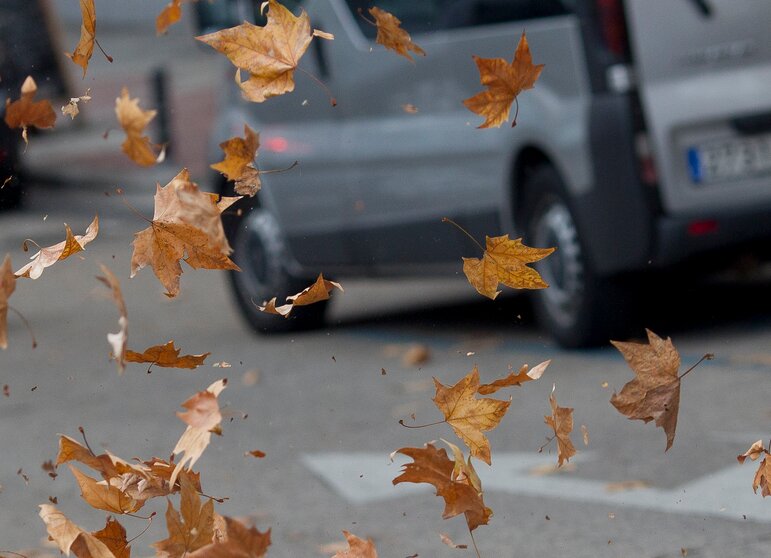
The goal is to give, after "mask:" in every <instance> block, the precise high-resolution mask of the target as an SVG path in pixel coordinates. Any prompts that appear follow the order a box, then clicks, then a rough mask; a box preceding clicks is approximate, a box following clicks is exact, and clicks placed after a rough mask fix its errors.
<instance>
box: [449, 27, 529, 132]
mask: <svg viewBox="0 0 771 558" xmlns="http://www.w3.org/2000/svg"><path fill="white" fill-rule="evenodd" d="M474 62H476V64H477V68H478V69H479V75H480V81H481V82H482V85H484V86H485V87H487V90H486V91H482V92H481V93H477V94H476V95H474V96H473V97H471V98H469V99H466V100H465V101H463V104H464V105H465V106H466V108H467V109H469V110H470V111H471V112H474V113H476V114H479V115H480V116H483V117H484V119H485V121H484V122H483V123H482V124H481V125H480V126H479V128H491V127H495V128H498V127H500V125H501V124H503V123H504V122H506V121H507V120H508V119H509V113H510V112H511V104H512V103H513V102H514V100H515V99H516V98H517V95H519V94H520V93H521V92H522V91H524V90H525V89H532V88H533V87H534V86H535V82H536V81H537V80H538V76H540V75H541V70H543V64H538V65H537V66H534V65H533V58H532V57H531V56H530V47H529V46H528V44H527V37H525V33H524V31H523V32H522V37H521V38H520V39H519V44H518V45H517V51H516V52H515V53H514V60H512V62H511V64H509V63H508V62H507V61H506V60H504V59H503V58H480V57H479V56H474ZM516 124H517V117H516V115H515V116H514V120H513V122H512V124H511V125H512V126H516Z"/></svg>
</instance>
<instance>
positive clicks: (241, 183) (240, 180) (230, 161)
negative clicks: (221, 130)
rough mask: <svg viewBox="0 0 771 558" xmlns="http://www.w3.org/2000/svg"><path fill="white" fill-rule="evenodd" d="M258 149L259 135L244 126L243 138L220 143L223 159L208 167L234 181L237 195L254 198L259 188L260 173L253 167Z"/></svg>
mask: <svg viewBox="0 0 771 558" xmlns="http://www.w3.org/2000/svg"><path fill="white" fill-rule="evenodd" d="M259 147H260V135H259V134H258V133H256V132H255V131H254V130H252V129H251V128H250V127H249V126H248V125H246V124H244V137H243V138H239V137H234V138H230V139H229V140H227V141H224V142H222V143H221V144H220V148H221V149H222V151H223V152H224V153H225V159H224V160H223V161H220V162H219V163H215V164H213V165H210V166H211V168H213V169H214V170H217V171H220V172H221V173H222V174H224V175H225V177H226V178H227V179H228V180H233V181H235V183H236V187H235V190H236V193H237V194H240V195H242V196H250V197H251V196H254V195H255V194H256V193H257V192H258V191H259V190H260V187H261V181H260V171H258V170H257V168H256V167H255V166H254V159H255V157H256V156H257V149H258V148H259Z"/></svg>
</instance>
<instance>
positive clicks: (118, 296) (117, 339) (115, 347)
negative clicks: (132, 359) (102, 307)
mask: <svg viewBox="0 0 771 558" xmlns="http://www.w3.org/2000/svg"><path fill="white" fill-rule="evenodd" d="M99 268H100V269H101V270H102V273H104V277H97V279H99V280H100V281H101V282H102V283H104V284H105V285H106V286H107V288H108V289H110V290H111V292H112V299H113V301H114V302H115V305H116V306H117V307H118V314H119V317H118V324H119V325H120V331H118V332H117V333H108V334H107V342H108V343H109V344H110V347H112V358H113V359H114V360H115V364H117V366H118V374H122V373H123V371H124V370H125V369H126V343H127V342H128V312H127V311H126V302H125V301H124V300H123V291H121V288H120V282H119V281H118V278H117V277H116V276H115V274H114V273H113V272H112V271H110V269H109V268H108V267H107V266H106V265H101V264H100V265H99Z"/></svg>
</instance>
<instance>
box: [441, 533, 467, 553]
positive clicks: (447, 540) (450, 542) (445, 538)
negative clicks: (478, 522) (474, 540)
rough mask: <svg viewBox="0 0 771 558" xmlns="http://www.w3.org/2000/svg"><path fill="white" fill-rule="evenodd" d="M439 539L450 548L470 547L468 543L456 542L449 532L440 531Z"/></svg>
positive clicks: (462, 548)
mask: <svg viewBox="0 0 771 558" xmlns="http://www.w3.org/2000/svg"><path fill="white" fill-rule="evenodd" d="M439 539H440V540H441V541H442V543H444V544H446V545H447V546H449V547H450V548H457V549H459V550H466V549H467V548H468V545H467V544H456V543H455V542H454V541H453V540H452V539H451V538H450V535H448V534H447V533H439Z"/></svg>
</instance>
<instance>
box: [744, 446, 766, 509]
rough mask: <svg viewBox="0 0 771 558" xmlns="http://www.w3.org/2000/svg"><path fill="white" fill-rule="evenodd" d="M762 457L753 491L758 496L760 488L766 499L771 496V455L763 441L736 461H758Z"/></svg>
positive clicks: (753, 481)
mask: <svg viewBox="0 0 771 558" xmlns="http://www.w3.org/2000/svg"><path fill="white" fill-rule="evenodd" d="M761 455H762V456H763V459H761V460H760V463H758V470H757V471H756V472H755V478H754V479H753V480H752V490H753V492H755V494H757V493H758V488H760V494H761V495H762V496H763V498H765V497H766V496H771V459H769V455H771V454H770V453H769V452H768V450H767V449H766V448H765V447H764V446H763V440H758V441H757V442H755V443H754V444H752V445H751V446H750V449H748V450H747V451H746V452H744V453H743V454H741V455H737V456H736V459H738V460H739V463H744V461H745V460H746V459H747V458H750V460H752V461H756V460H757V459H758V458H759V457H760V456H761Z"/></svg>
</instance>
